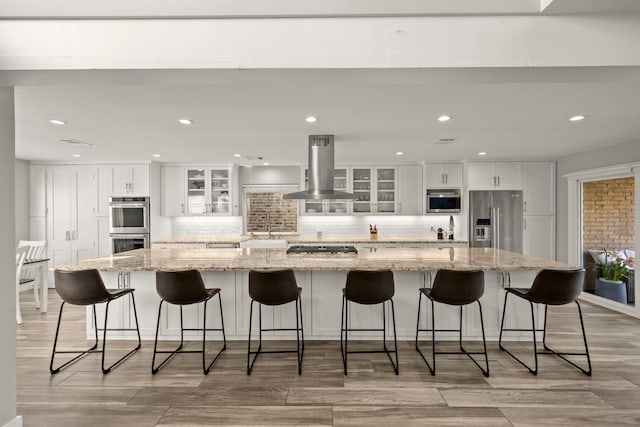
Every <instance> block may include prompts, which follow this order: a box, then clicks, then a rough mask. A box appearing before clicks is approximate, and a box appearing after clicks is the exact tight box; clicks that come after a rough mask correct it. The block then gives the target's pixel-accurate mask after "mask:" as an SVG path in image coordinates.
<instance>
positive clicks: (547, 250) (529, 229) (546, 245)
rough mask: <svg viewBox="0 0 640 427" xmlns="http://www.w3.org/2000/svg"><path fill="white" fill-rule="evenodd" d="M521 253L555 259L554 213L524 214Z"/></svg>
mask: <svg viewBox="0 0 640 427" xmlns="http://www.w3.org/2000/svg"><path fill="white" fill-rule="evenodd" d="M523 228H524V234H523V241H522V253H523V254H524V255H528V256H536V257H542V258H547V259H556V217H555V215H537V216H532V215H526V216H525V217H524V219H523Z"/></svg>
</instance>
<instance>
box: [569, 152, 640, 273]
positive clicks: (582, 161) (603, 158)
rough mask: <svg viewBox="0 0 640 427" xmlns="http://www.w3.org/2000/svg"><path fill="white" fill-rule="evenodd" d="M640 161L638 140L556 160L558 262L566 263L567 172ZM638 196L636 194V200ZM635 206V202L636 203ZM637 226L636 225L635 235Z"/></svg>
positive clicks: (639, 195)
mask: <svg viewBox="0 0 640 427" xmlns="http://www.w3.org/2000/svg"><path fill="white" fill-rule="evenodd" d="M637 161H640V140H637V141H632V142H628V143H625V144H619V145H614V146H608V147H604V148H600V149H597V150H592V151H587V152H584V153H579V154H572V155H569V156H567V157H563V158H561V159H558V169H557V171H558V172H557V173H558V179H557V183H558V184H557V197H558V199H557V224H558V227H557V230H558V232H557V258H558V261H562V262H567V259H568V243H567V239H568V237H567V227H568V205H567V198H568V191H567V179H566V178H565V177H564V175H566V174H567V173H569V172H576V171H582V170H587V169H594V168H599V167H605V166H613V165H621V164H625V163H632V162H637ZM638 197H640V194H636V198H638ZM636 205H637V201H636ZM637 232H638V225H637V224H636V233H637Z"/></svg>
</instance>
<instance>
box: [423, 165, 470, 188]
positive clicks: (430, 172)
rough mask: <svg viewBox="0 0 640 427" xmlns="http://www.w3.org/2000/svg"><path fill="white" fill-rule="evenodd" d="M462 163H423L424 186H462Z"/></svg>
mask: <svg viewBox="0 0 640 427" xmlns="http://www.w3.org/2000/svg"><path fill="white" fill-rule="evenodd" d="M463 182H464V180H463V175H462V163H429V164H427V165H425V184H426V188H462V185H463Z"/></svg>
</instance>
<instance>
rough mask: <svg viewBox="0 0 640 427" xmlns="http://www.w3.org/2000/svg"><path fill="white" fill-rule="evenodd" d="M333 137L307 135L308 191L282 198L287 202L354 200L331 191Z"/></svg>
mask: <svg viewBox="0 0 640 427" xmlns="http://www.w3.org/2000/svg"><path fill="white" fill-rule="evenodd" d="M334 139H335V138H334V136H333V135H309V189H308V190H305V191H298V192H296V193H289V194H285V195H284V196H283V198H284V199H287V200H354V199H355V198H356V197H355V196H354V195H353V194H351V193H345V192H344V191H336V190H334V189H333V162H334V154H333V153H334Z"/></svg>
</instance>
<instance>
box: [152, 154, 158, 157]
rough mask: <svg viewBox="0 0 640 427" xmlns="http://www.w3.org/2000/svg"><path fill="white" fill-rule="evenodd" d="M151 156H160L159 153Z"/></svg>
mask: <svg viewBox="0 0 640 427" xmlns="http://www.w3.org/2000/svg"><path fill="white" fill-rule="evenodd" d="M152 156H153V157H160V154H152Z"/></svg>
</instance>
